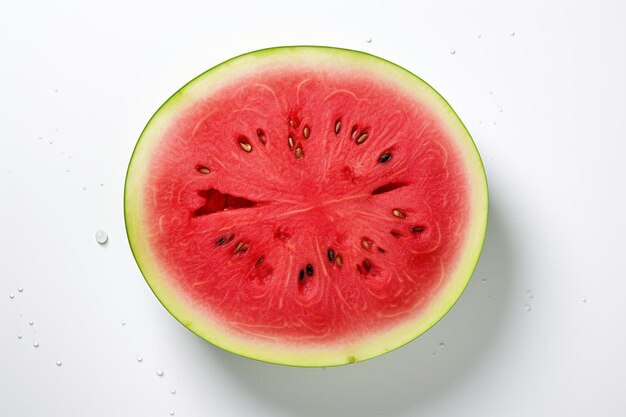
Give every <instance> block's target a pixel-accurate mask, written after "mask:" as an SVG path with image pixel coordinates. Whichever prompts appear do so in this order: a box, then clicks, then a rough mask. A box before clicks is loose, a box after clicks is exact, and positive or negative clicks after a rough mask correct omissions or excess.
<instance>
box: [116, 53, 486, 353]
mask: <svg viewBox="0 0 626 417" xmlns="http://www.w3.org/2000/svg"><path fill="white" fill-rule="evenodd" d="M255 54H256V55H257V56H256V57H255V59H253V60H251V61H250V60H249V61H248V62H247V65H243V64H242V63H238V62H237V60H240V61H241V60H242V59H243V60H245V59H246V58H245V57H246V56H244V58H237V59H235V60H234V61H235V62H234V63H235V66H234V68H231V69H230V70H229V69H226V70H225V71H222V72H224V74H212V73H213V72H214V71H216V70H215V69H214V70H211V71H209V72H208V73H206V74H208V75H207V77H208V79H209V81H211V82H210V83H209V82H207V81H206V79H204V80H205V81H204V83H205V84H207V85H202V84H203V77H205V76H201V77H200V78H199V79H197V80H195V81H194V82H192V83H191V84H189V85H188V86H186V87H185V88H184V89H182V90H181V92H179V93H178V94H177V95H175V96H174V97H173V98H172V99H170V102H172V101H173V102H175V106H174V107H175V108H174V109H169V108H167V105H166V106H165V107H164V108H162V109H161V110H159V112H157V114H156V116H155V118H153V120H152V121H151V122H150V124H149V126H148V128H147V129H146V132H144V135H145V134H146V133H149V141H150V143H149V144H148V146H145V147H144V148H141V146H138V150H136V152H135V155H134V156H133V161H132V162H131V167H130V169H129V178H131V174H133V171H135V172H136V173H134V176H135V177H137V178H138V179H137V180H135V181H134V182H133V183H132V184H131V185H132V187H129V184H127V190H126V213H127V223H129V222H130V223H133V224H131V225H130V227H129V237H130V241H131V245H132V246H133V250H134V252H135V256H136V257H137V260H138V262H139V265H140V267H141V268H142V271H143V272H144V275H145V276H146V279H147V280H148V282H149V283H150V284H151V286H152V288H153V289H154V290H155V293H156V294H157V296H158V297H159V298H160V299H161V301H162V302H163V303H164V305H165V306H166V307H167V308H169V309H170V311H172V313H173V314H174V315H175V316H176V317H177V318H178V319H179V320H181V321H182V322H183V323H184V324H185V325H187V326H188V327H190V328H191V329H192V330H193V331H195V332H196V333H198V334H200V335H201V336H203V337H205V338H206V339H208V340H210V341H212V342H213V343H215V344H217V345H219V346H222V347H225V348H227V349H228V350H231V351H234V352H235V353H240V354H244V355H246V356H251V357H255V358H257V359H262V360H269V361H272V362H278V363H287V364H295V365H333V364H340V363H346V362H353V361H356V360H361V359H366V358H367V357H371V356H375V355H376V354H380V353H383V352H385V351H387V350H390V349H393V348H395V347H397V346H398V345H400V344H402V343H405V342H406V341H408V340H410V339H412V338H413V337H415V336H417V334H419V333H421V331H423V330H425V329H426V328H428V327H430V325H432V324H434V322H435V321H436V320H438V318H439V317H440V316H441V315H443V314H445V311H447V309H448V308H449V307H450V306H451V304H452V303H453V302H454V301H455V300H456V298H458V296H459V295H460V292H461V291H462V289H463V287H464V286H465V284H466V283H467V280H468V279H469V275H470V274H471V269H473V266H474V265H475V262H476V259H477V257H478V253H479V251H480V245H481V244H482V237H481V236H478V238H477V237H476V235H477V232H476V230H478V234H480V231H481V230H482V234H483V236H484V226H485V220H484V217H485V214H486V188H485V185H484V184H485V183H484V173H483V172H482V169H480V170H478V168H481V167H479V165H480V159H479V158H478V156H477V153H476V152H475V148H473V144H472V143H471V139H470V138H469V135H467V132H466V131H465V129H464V128H463V127H462V124H461V122H460V121H459V120H458V118H457V117H456V115H455V114H454V113H453V112H452V111H451V109H449V107H447V104H446V103H445V101H443V100H442V99H441V98H440V97H439V96H437V95H436V93H434V90H432V89H430V88H429V87H428V86H427V85H426V84H425V83H423V82H421V80H419V79H417V78H416V77H414V76H412V77H413V78H414V80H412V81H413V82H414V83H416V84H417V82H418V81H420V82H421V84H420V87H422V88H423V89H424V90H425V91H426V92H430V91H432V93H431V95H430V96H429V95H428V94H425V93H424V92H422V91H421V90H420V89H418V88H416V87H415V86H410V85H409V86H407V85H405V84H404V81H405V80H404V79H402V77H400V76H399V75H398V74H394V73H393V71H391V70H392V69H393V70H394V71H398V72H401V71H402V72H403V70H401V69H399V68H398V67H394V66H393V65H392V64H390V63H386V62H385V61H382V60H380V59H377V58H374V57H371V56H368V55H365V54H359V53H356V52H348V51H342V50H334V49H329V50H325V49H322V48H291V50H290V49H285V50H278V52H277V50H270V51H264V52H257V53H255ZM264 54H266V55H264ZM267 54H269V55H270V56H267ZM327 54H330V55H327ZM251 55H254V54H251ZM289 55H292V58H293V59H292V60H290V59H289ZM325 55H326V56H325ZM337 55H338V56H339V58H337ZM351 55H357V56H355V57H352V56H351ZM249 58H250V57H249V56H248V57H247V59H249ZM299 58H301V59H299ZM332 58H336V59H335V62H334V64H333V61H332ZM351 59H354V60H356V61H359V60H361V59H364V60H365V63H364V64H363V65H361V66H359V65H354V64H353V63H351V62H349V61H350V60H351ZM344 60H345V61H348V62H347V63H345V64H343V65H342V62H343V61H344ZM369 60H372V62H370V61H369ZM230 65H231V66H232V65H233V63H232V62H231V63H230ZM226 66H228V64H226ZM379 66H382V67H383V68H382V69H381V68H379ZM385 66H389V67H390V68H384V67H385ZM218 69H219V67H218ZM218 72H219V71H218ZM399 78H400V80H399ZM208 84H210V85H208ZM423 86H425V87H423ZM420 94H421V95H420ZM435 99H439V101H437V100H435ZM446 107H447V108H446ZM160 113H163V116H162V117H160ZM159 117H160V118H161V119H162V120H158V119H159ZM155 119H156V120H155ZM155 124H158V125H159V126H157V127H158V128H157V129H152V130H150V125H155ZM144 140H145V139H144V136H142V139H141V140H140V145H141V144H142V142H143V141H144ZM463 141H464V142H463ZM468 144H469V146H468ZM138 151H141V152H140V153H138ZM138 156H139V158H138ZM134 230H137V232H138V233H133V231H134ZM138 241H141V243H140V244H139V245H135V244H134V243H135V242H138ZM136 246H141V248H136ZM138 253H139V255H138ZM468 264H470V267H469V272H468V271H467V270H468V266H467V265H468ZM146 270H155V272H154V273H152V272H147V271H146ZM460 275H461V277H460V278H459V276H460ZM451 288H452V289H451ZM444 310H445V311H444ZM433 312H435V314H434V315H433ZM435 316H436V317H435ZM433 317H435V319H433ZM426 321H428V323H426ZM416 324H419V325H420V326H422V327H425V328H424V329H423V330H422V329H421V327H420V329H419V330H421V331H417V330H413V332H412V330H411V329H417V328H416V327H415V326H416ZM418 327H419V326H418Z"/></svg>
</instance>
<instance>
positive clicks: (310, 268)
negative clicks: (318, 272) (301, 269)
mask: <svg viewBox="0 0 626 417" xmlns="http://www.w3.org/2000/svg"><path fill="white" fill-rule="evenodd" d="M306 274H307V275H308V276H313V265H311V264H307V266H306Z"/></svg>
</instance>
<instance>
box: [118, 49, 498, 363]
mask: <svg viewBox="0 0 626 417" xmlns="http://www.w3.org/2000/svg"><path fill="white" fill-rule="evenodd" d="M298 65H302V66H305V67H316V68H320V67H322V68H323V67H324V66H328V67H329V69H330V70H331V71H332V69H333V68H337V67H340V66H343V67H346V68H353V69H354V70H355V71H361V72H372V73H373V75H375V76H380V77H383V78H384V79H386V80H387V81H389V82H391V83H392V84H395V85H397V87H398V88H399V89H401V90H402V91H403V92H405V93H409V94H413V95H414V96H415V97H416V99H417V100H420V101H422V102H425V103H427V104H428V105H429V106H430V107H431V108H432V109H433V110H435V111H436V114H437V115H438V117H439V118H440V121H441V125H442V126H445V127H446V129H447V130H448V133H449V135H450V136H451V137H453V138H455V139H456V141H457V143H456V145H457V146H458V150H459V152H460V154H461V155H462V157H463V162H464V164H465V167H466V172H467V176H468V184H469V185H470V187H471V190H470V194H471V197H470V199H471V201H470V207H471V208H470V211H471V212H470V216H469V222H468V226H467V230H466V240H465V243H464V245H463V247H462V248H461V249H460V251H459V256H458V263H457V265H456V267H455V268H454V271H453V272H452V273H451V274H450V276H449V277H447V283H446V285H445V287H444V288H442V289H441V290H440V293H439V294H438V295H437V297H435V298H434V299H433V300H432V301H431V303H430V306H429V307H428V308H427V309H425V310H423V311H421V312H420V313H418V314H417V313H416V316H415V317H412V318H409V319H407V320H406V321H405V322H404V323H403V324H401V325H398V326H395V327H393V328H392V329H390V330H387V331H386V332H381V333H372V335H371V336H370V337H367V338H362V339H359V340H358V341H354V342H352V343H349V344H344V345H336V344H334V345H330V346H325V347H319V348H311V347H310V346H306V347H304V346H298V345H296V344H293V343H284V344H276V343H270V342H263V341H260V339H257V338H252V337H246V336H244V335H241V334H237V333H235V332H231V331H229V329H228V328H226V327H225V326H224V325H222V324H221V323H220V321H219V320H218V319H214V318H211V317H209V316H208V315H207V313H206V310H201V309H200V308H197V306H194V305H192V304H191V302H190V300H189V299H188V298H185V295H184V294H182V293H180V292H179V291H178V290H177V289H176V288H174V287H173V286H172V285H170V283H169V279H168V276H167V268H166V266H165V265H160V264H159V259H158V257H157V256H155V254H154V252H153V250H152V248H151V246H150V236H149V231H148V227H147V226H146V225H144V224H143V223H142V221H143V219H144V218H143V216H142V213H143V212H144V208H143V194H142V192H143V184H145V181H146V178H147V176H148V175H150V168H149V167H150V163H149V161H150V158H151V151H152V150H153V149H155V144H156V143H157V141H158V140H159V139H160V138H161V135H162V133H163V132H164V131H166V129H167V127H168V126H169V125H170V124H171V123H172V122H173V121H175V120H176V118H177V117H178V116H179V115H180V114H183V113H184V112H185V109H186V107H187V106H190V105H192V104H193V102H194V101H196V99H197V98H200V97H203V96H205V95H207V94H210V92H211V91H213V90H214V88H217V87H221V86H223V85H224V83H225V82H228V81H229V80H234V79H237V78H239V77H241V76H245V75H246V74H248V73H250V71H254V72H257V71H260V70H262V69H263V68H273V69H279V68H281V67H284V68H290V67H294V66H298ZM487 211H488V194H487V181H486V176H485V171H484V167H483V165H482V161H481V159H480V155H479V153H478V151H477V149H476V146H475V144H474V142H473V140H472V138H471V136H470V134H469V132H468V131H467V129H466V128H465V126H464V125H463V123H462V122H461V120H460V119H459V117H458V116H457V114H456V113H455V112H454V110H453V109H452V108H451V107H450V105H449V104H448V103H447V102H446V101H445V100H444V99H443V97H441V96H440V95H439V94H438V93H437V92H436V91H435V90H434V89H433V88H432V87H431V86H429V85H428V84H427V83H426V82H424V81H423V80H421V79H420V78H419V77H417V76H415V75H414V74H412V73H410V72H409V71H407V70H405V69H403V68H402V67H399V66H397V65H395V64H393V63H391V62H389V61H385V60H383V59H381V58H378V57H375V56H373V55H369V54H366V53H363V52H357V51H351V50H346V49H337V48H330V47H317V46H294V47H280V48H271V49H264V50H260V51H256V52H251V53H248V54H245V55H241V56H238V57H236V58H233V59H231V60H229V61H226V62H224V63H222V64H220V65H218V66H216V67H214V68H212V69H210V70H209V71H207V72H205V73H203V74H201V75H200V76H198V77H197V78H195V79H194V80H192V81H191V82H189V83H188V84H187V85H185V86H184V87H183V88H181V89H180V90H179V91H178V92H176V93H175V94H174V95H173V96H172V97H171V98H170V99H169V100H168V101H167V102H165V103H164V104H163V105H162V106H161V108H159V110H158V111H157V112H156V113H155V114H154V116H153V117H152V118H151V119H150V121H149V122H148V125H147V126H146V127H145V129H144V131H143V132H142V134H141V136H140V138H139V141H138V142H137V145H136V147H135V150H134V152H133V156H132V158H131V161H130V165H129V167H128V172H127V176H126V185H125V193H124V214H125V221H126V229H127V234H128V239H129V242H130V245H131V249H132V251H133V255H134V256H135V259H136V261H137V264H138V265H139V268H140V269H141V272H142V274H143V276H144V277H145V279H146V281H147V282H148V285H149V286H150V288H151V289H152V291H153V292H154V294H155V295H156V296H157V298H158V299H159V300H160V301H161V303H162V304H163V306H165V308H166V309H167V310H168V311H169V312H170V313H171V314H172V315H173V316H174V317H175V318H176V319H177V320H178V321H180V322H181V323H182V324H183V325H185V326H186V327H187V328H189V329H190V330H191V331H193V332H194V333H196V334H197V335H199V336H200V337H202V338H204V339H206V340H208V341H209V342H211V343H213V344H215V345H217V346H219V347H221V348H223V349H226V350H228V351H231V352H233V353H236V354H239V355H243V356H247V357H250V358H253V359H257V360H262V361H267V362H272V363H279V364H284V365H295V366H333V365H342V364H346V363H351V362H355V361H362V360H365V359H369V358H372V357H374V356H378V355H381V354H383V353H385V352H387V351H390V350H393V349H396V348H398V347H400V346H402V345H404V344H406V343H408V342H410V341H411V340H413V339H414V338H416V337H418V336H419V335H421V334H422V333H424V332H425V331H426V330H428V329H429V328H431V327H432V326H433V325H434V324H435V323H437V322H438V321H439V320H440V319H441V318H442V317H443V316H444V315H445V314H446V313H447V312H448V311H449V310H450V309H451V308H452V306H453V305H454V303H456V301H457V300H458V298H459V297H460V295H461V293H462V292H463V290H464V289H465V287H466V286H467V284H468V282H469V280H470V278H471V276H472V273H473V271H474V268H475V267H476V263H477V262H478V258H479V256H480V252H481V250H482V245H483V241H484V238H485V233H486V228H487Z"/></svg>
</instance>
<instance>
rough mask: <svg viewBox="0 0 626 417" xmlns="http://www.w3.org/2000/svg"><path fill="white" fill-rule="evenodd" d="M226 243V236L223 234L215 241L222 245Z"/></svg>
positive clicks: (216, 243)
mask: <svg viewBox="0 0 626 417" xmlns="http://www.w3.org/2000/svg"><path fill="white" fill-rule="evenodd" d="M225 243H226V237H225V236H222V237H220V238H219V239H217V240H216V241H215V246H222V245H223V244H225Z"/></svg>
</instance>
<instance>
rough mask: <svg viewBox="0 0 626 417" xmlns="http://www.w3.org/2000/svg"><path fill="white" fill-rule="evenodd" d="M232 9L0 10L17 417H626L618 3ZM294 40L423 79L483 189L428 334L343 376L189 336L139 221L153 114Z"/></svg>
mask: <svg viewBox="0 0 626 417" xmlns="http://www.w3.org/2000/svg"><path fill="white" fill-rule="evenodd" d="M221 3H222V4H221V5H219V6H218V5H211V4H210V2H209V1H202V2H196V3H191V2H184V1H179V2H178V1H169V2H154V1H145V2H142V3H138V2H137V3H135V2H132V3H131V2H129V1H109V2H101V3H91V4H87V2H82V1H76V2H58V1H57V2H50V1H41V2H38V3H34V2H26V1H7V0H5V1H2V2H1V3H0V274H1V275H0V415H1V416H8V417H12V416H150V417H152V416H168V413H169V412H170V410H171V411H174V412H175V413H176V416H255V417H257V416H309V417H314V416H359V417H368V416H389V417H395V416H459V415H464V416H481V417H484V416H531V415H532V416H563V415H567V416H591V415H594V416H596V415H597V416H618V415H621V416H623V415H624V414H623V413H624V412H625V411H624V410H625V409H626V395H624V392H623V391H624V387H625V386H626V360H625V359H624V357H625V356H624V355H625V353H626V334H625V333H626V332H625V328H626V325H625V322H626V301H625V295H626V275H625V273H624V270H626V262H625V259H626V245H625V244H624V240H625V239H624V237H625V236H626V222H625V221H624V216H625V213H626V204H625V203H626V196H625V194H626V193H625V191H626V186H625V185H624V182H625V180H626V176H625V169H624V166H625V165H626V163H625V161H626V135H625V133H624V128H623V126H624V119H625V117H626V99H625V96H626V84H625V74H626V67H625V62H626V59H625V49H626V48H625V46H624V45H625V41H626V29H625V26H624V21H625V20H626V6H625V3H624V2H620V1H617V0H616V1H592V0H587V1H562V2H560V1H552V2H548V1H534V2H533V1H519V2H511V1H507V2H504V1H490V2H480V3H479V2H469V1H457V2H447V1H428V2H419V3H417V2H416V4H414V5H413V6H411V7H410V8H408V7H409V6H407V5H401V4H399V3H394V2H390V1H385V2H365V1H351V2H339V1H332V2H324V1H316V2H307V3H301V4H300V3H298V2H295V1H293V2H285V3H282V4H278V3H274V2H268V1H265V2H259V3H258V4H257V3H252V2H251V3H249V4H243V3H238V4H234V2H230V1H226V2H221ZM369 39H371V42H368V40H369ZM288 44H323V45H334V46H341V47H348V48H353V49H360V50H364V51H367V52H371V53H373V54H376V55H379V56H382V57H384V58H387V59H389V60H391V61H394V62H396V63H398V64H400V65H402V66H404V67H406V68H407V69H409V70H411V71H413V72H415V73H416V74H418V75H420V76H422V77H423V78H424V79H425V80H427V81H428V82H429V83H431V84H432V85H433V86H434V87H435V88H437V89H438V90H439V91H440V92H441V93H442V94H443V95H444V97H446V98H447V99H448V100H449V101H450V103H451V104H452V106H453V107H454V108H455V109H456V110H457V111H458V113H459V115H460V116H461V118H462V119H463V120H464V122H465V123H466V124H467V126H468V128H469V130H470V131H471V133H472V134H473V136H474V138H475V140H476V143H477V145H478V147H479V149H480V152H481V153H482V156H483V158H484V161H485V164H486V169H487V174H488V179H489V184H490V192H491V195H490V198H491V211H490V218H489V222H490V224H489V232H488V235H487V241H486V246H485V249H484V252H483V256H482V258H481V260H480V263H479V266H478V269H477V271H476V273H475V276H474V279H473V280H472V282H471V283H470V285H469V287H468V289H467V291H466V292H465V294H464V295H463V296H462V298H461V300H460V301H459V303H458V304H457V305H456V306H455V307H454V308H453V310H452V311H451V312H450V313H449V314H448V315H447V316H446V317H445V318H444V319H443V320H442V321H441V322H440V323H439V324H438V325H437V326H436V327H435V328H433V329H432V330H431V331H429V332H428V333H427V334H425V335H424V336H422V337H421V338H419V339H418V340H416V341H414V342H413V343H410V344H409V345H407V346H405V347H403V348H401V349H399V350H397V351H395V352H392V353H390V354H387V355H384V356H382V357H379V358H376V359H373V360H371V361H367V362H364V363H359V364H356V365H351V366H345V367H340V368H332V369H298V368H288V367H280V366H275V365H268V364H264V363H259V362H255V361H252V360H249V359H245V358H240V357H237V356H234V355H232V354H229V353H226V352H223V351H221V350H220V349H218V348H215V347H213V346H211V345H209V344H208V343H206V342H204V341H203V340H201V339H199V338H198V337H196V336H194V335H193V334H192V333H190V332H189V331H188V330H186V329H185V328H183V327H182V326H181V325H179V324H178V322H176V321H175V320H174V319H173V318H172V317H171V316H170V315H169V314H168V313H167V312H166V311H165V310H164V309H163V307H161V305H160V304H159V303H158V301H157V300H156V298H155V297H154V296H153V295H152V293H151V292H150V290H149V289H148V287H147V285H146V284H145V282H144V280H143V278H142V277H141V275H140V273H139V270H138V268H137V267H136V265H135V263H134V261H133V258H132V256H131V252H130V249H129V246H128V243H127V241H126V237H125V231H124V222H123V214H122V197H123V184H124V174H125V171H126V167H127V163H128V160H129V158H130V155H131V151H132V149H133V146H134V144H135V141H136V139H137V137H138V136H139V133H140V132H141V130H142V128H143V126H144V125H145V123H146V122H147V121H148V119H149V117H150V116H151V115H152V113H153V112H154V111H155V110H156V109H157V108H158V106H159V105H160V104H161V103H162V102H163V101H165V100H166V99H167V98H168V97H169V96H170V94H172V93H173V92H174V91H175V90H177V89H178V88H179V87H180V86H181V85H182V84H184V83H185V82H187V81H188V80H190V79H191V78H193V77H194V76H196V75H197V74H198V73H200V72H202V71H204V70H206V69H207V68H209V67H212V66H214V65H216V64H218V63H220V62H222V61H223V60H225V59H228V58H230V57H232V56H235V55H238V54H241V53H243V52H247V51H250V50H254V49H259V48H264V47H269V46H275V45H288ZM453 51H454V52H455V53H454V54H453V53H452V52H453ZM99 228H102V229H104V230H106V231H107V232H108V233H109V237H110V240H109V242H108V244H106V245H104V246H100V245H98V244H97V243H96V241H95V239H94V233H95V231H96V230H97V229H99ZM483 280H484V282H483ZM18 287H23V292H19V291H18V290H17V288H18ZM529 291H530V292H531V293H529ZM11 294H13V295H14V298H13V299H11V298H10V295H11ZM583 300H586V302H584V301H583ZM526 306H528V307H526ZM527 309H530V311H527ZM30 320H33V321H34V324H33V325H32V326H31V325H29V324H28V322H29V321H30ZM122 321H125V323H126V325H124V326H123V325H122V324H121V322H122ZM18 333H20V334H21V335H22V338H21V339H18V338H17V334H18ZM34 342H39V343H40V346H39V347H38V348H35V347H34V346H33V343H34ZM441 342H443V343H445V346H444V347H443V348H442V347H440V343H441ZM138 355H139V356H141V357H143V362H141V363H140V362H138V361H137V360H136V357H137V356H138ZM57 360H60V361H62V366H56V364H55V362H56V361H57ZM159 368H161V369H163V370H164V372H165V373H164V375H163V376H162V377H159V376H157V375H156V374H155V371H156V370H157V369H159ZM170 389H176V394H174V395H172V394H170V392H169V391H170Z"/></svg>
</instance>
